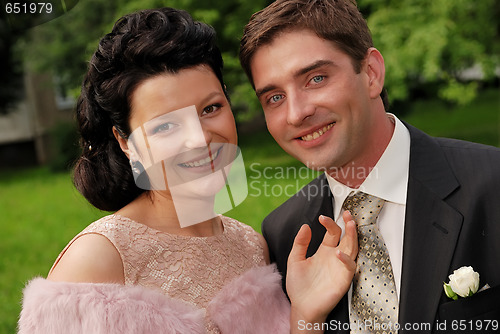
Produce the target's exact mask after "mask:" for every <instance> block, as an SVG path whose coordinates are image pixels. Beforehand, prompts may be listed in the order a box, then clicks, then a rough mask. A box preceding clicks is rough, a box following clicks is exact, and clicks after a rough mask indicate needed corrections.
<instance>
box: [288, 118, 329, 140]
mask: <svg viewBox="0 0 500 334" xmlns="http://www.w3.org/2000/svg"><path fill="white" fill-rule="evenodd" d="M334 125H335V122H332V123H330V124H328V125H325V126H323V127H322V128H319V129H316V130H314V131H309V132H308V133H306V134H304V135H301V136H299V137H297V138H295V139H299V140H303V141H311V140H314V139H317V138H319V137H321V136H322V135H324V134H325V133H326V132H328V131H329V130H330V129H331V128H332V127H333V126H334Z"/></svg>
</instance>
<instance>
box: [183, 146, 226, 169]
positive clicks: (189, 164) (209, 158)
mask: <svg viewBox="0 0 500 334" xmlns="http://www.w3.org/2000/svg"><path fill="white" fill-rule="evenodd" d="M219 151H220V150H217V151H215V153H214V154H213V155H212V156H210V155H209V156H207V157H206V158H205V159H201V160H197V161H190V162H184V163H182V164H180V165H181V166H182V167H189V168H192V167H200V166H204V165H207V164H209V163H211V162H212V161H213V160H215V159H217V156H218V155H219Z"/></svg>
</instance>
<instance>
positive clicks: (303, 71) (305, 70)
mask: <svg viewBox="0 0 500 334" xmlns="http://www.w3.org/2000/svg"><path fill="white" fill-rule="evenodd" d="M327 65H334V63H333V61H331V60H326V59H320V60H318V61H315V62H314V63H312V64H311V65H308V66H306V67H304V68H301V69H299V70H297V71H296V72H295V74H294V77H299V76H301V75H304V74H306V73H308V72H311V71H314V70H315V69H317V68H320V67H322V66H327Z"/></svg>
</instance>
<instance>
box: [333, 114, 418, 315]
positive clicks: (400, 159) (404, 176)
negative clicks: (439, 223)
mask: <svg viewBox="0 0 500 334" xmlns="http://www.w3.org/2000/svg"><path fill="white" fill-rule="evenodd" d="M387 115H388V117H389V118H390V119H391V120H392V121H393V122H394V124H395V127H394V133H393V135H392V138H391V141H390V142H389V145H388V146H387V148H386V150H385V151H384V153H383V154H382V156H381V157H380V159H379V161H378V162H377V164H376V165H375V167H374V168H373V169H372V170H371V171H367V172H366V173H367V174H368V173H369V174H368V176H367V178H366V179H365V181H364V182H363V183H362V184H361V185H360V187H359V188H358V189H352V188H349V187H347V186H345V185H344V184H342V183H340V182H338V181H337V180H335V179H334V178H333V177H331V176H330V175H328V174H326V177H327V180H328V184H329V186H330V190H331V191H332V194H333V215H334V216H333V217H334V219H335V222H336V223H337V224H338V225H339V226H340V228H341V229H342V234H343V233H344V228H345V223H344V220H343V219H342V213H341V209H342V204H343V203H344V200H345V199H346V197H347V196H348V195H349V193H350V192H351V191H363V192H364V193H367V194H370V195H373V196H376V197H379V198H382V199H384V200H385V201H386V203H385V204H384V207H383V208H382V211H381V212H380V214H379V216H378V219H377V225H378V227H379V230H380V234H381V235H382V237H383V238H384V242H385V244H386V246H387V250H388V251H389V257H390V259H391V264H392V271H393V273H394V283H395V285H396V290H397V294H398V299H399V291H400V287H401V266H402V261H403V233H404V220H405V211H406V194H407V189H408V171H409V162H410V133H409V131H408V129H407V128H406V127H405V126H404V124H403V123H402V122H401V121H400V120H399V119H398V118H397V117H396V116H394V115H392V114H387ZM353 168H355V167H353ZM350 172H354V173H363V172H365V171H363V170H353V171H350ZM348 296H349V308H350V305H351V296H352V287H351V289H350V290H349V295H348Z"/></svg>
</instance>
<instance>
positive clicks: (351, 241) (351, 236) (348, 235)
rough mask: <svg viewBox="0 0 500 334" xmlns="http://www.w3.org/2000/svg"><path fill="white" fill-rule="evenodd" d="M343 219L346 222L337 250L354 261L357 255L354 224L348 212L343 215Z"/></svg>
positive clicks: (356, 236) (356, 234)
mask: <svg viewBox="0 0 500 334" xmlns="http://www.w3.org/2000/svg"><path fill="white" fill-rule="evenodd" d="M343 218H344V221H345V222H346V223H345V235H344V237H343V238H342V240H341V241H340V244H339V249H340V250H341V251H342V252H343V253H345V254H346V255H347V256H349V257H350V258H351V259H353V260H354V259H356V256H357V255H358V233H357V231H356V223H355V222H354V220H353V219H352V216H351V214H350V213H349V212H348V211H345V212H344V213H343Z"/></svg>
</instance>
